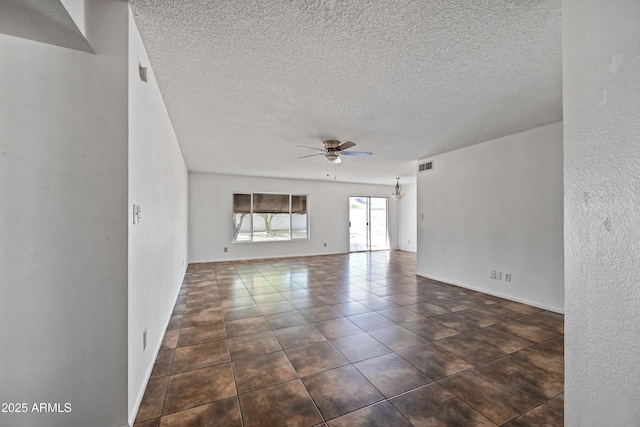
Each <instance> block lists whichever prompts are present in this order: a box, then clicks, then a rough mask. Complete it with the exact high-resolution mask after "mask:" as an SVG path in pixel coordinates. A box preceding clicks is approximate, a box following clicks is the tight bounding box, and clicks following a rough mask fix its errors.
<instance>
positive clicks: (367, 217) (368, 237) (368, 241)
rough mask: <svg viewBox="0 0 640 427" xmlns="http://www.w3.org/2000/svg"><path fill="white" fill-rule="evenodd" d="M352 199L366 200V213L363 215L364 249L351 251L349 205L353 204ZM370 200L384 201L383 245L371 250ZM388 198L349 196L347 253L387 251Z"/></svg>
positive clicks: (350, 215)
mask: <svg viewBox="0 0 640 427" xmlns="http://www.w3.org/2000/svg"><path fill="white" fill-rule="evenodd" d="M353 199H366V200H367V202H366V213H365V222H366V232H365V237H366V243H365V249H352V237H351V227H352V220H353V218H352V214H351V210H352V208H351V204H352V203H353V202H352V201H353ZM372 199H381V200H384V203H385V207H384V211H385V232H384V235H385V244H384V247H383V248H375V249H373V244H372V238H371V230H372V228H373V225H372V219H371V205H372V203H371V200H372ZM389 248H390V245H389V198H388V197H378V196H349V252H350V253H351V252H371V251H384V250H389Z"/></svg>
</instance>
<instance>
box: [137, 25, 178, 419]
mask: <svg viewBox="0 0 640 427" xmlns="http://www.w3.org/2000/svg"><path fill="white" fill-rule="evenodd" d="M139 64H141V65H143V66H146V67H147V79H148V82H147V83H145V82H143V81H142V80H141V79H140V76H139V70H138V66H139ZM187 184H188V182H187V168H186V165H185V162H184V160H183V157H182V153H181V151H180V147H179V146H178V141H177V138H176V135H175V132H174V130H173V126H172V124H171V121H170V120H169V115H168V114H167V111H166V108H165V105H164V102H163V100H162V96H161V94H160V90H159V88H158V85H157V83H156V80H155V77H154V74H153V71H152V69H151V67H150V65H149V59H148V58H147V54H146V51H145V48H144V45H143V43H142V39H141V37H140V34H139V32H138V29H137V27H136V24H135V22H134V18H133V14H132V13H131V12H130V13H129V206H128V211H129V251H128V252H129V299H128V312H129V315H128V318H129V322H128V329H129V333H128V336H129V339H128V342H129V357H128V359H129V393H128V394H129V409H128V412H129V421H130V423H131V424H132V425H133V421H134V419H135V415H136V412H137V410H138V407H139V405H140V402H141V401H142V396H143V394H144V390H145V387H146V385H147V381H148V379H149V377H150V374H151V370H152V368H153V364H154V361H155V358H156V355H157V353H158V350H159V349H160V345H161V344H162V338H163V336H164V332H165V329H166V327H167V325H168V323H169V319H170V318H171V313H172V311H173V306H174V304H175V302H176V298H177V295H178V292H179V291H180V287H181V285H182V280H183V278H184V274H185V270H186V261H187V193H188V191H187ZM133 204H136V205H138V206H140V209H141V213H140V221H139V222H138V223H137V224H133V208H132V206H133ZM144 331H146V332H147V345H146V348H144V346H143V332H144Z"/></svg>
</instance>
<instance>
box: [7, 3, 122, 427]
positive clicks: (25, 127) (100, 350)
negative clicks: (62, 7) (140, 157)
mask: <svg viewBox="0 0 640 427" xmlns="http://www.w3.org/2000/svg"><path fill="white" fill-rule="evenodd" d="M92 3H93V5H92V7H91V8H88V10H90V11H91V13H90V14H89V15H87V16H86V26H87V31H88V32H89V33H91V42H92V47H93V49H94V50H95V52H96V54H95V55H93V54H90V53H85V52H79V51H74V50H70V49H66V48H61V47H56V46H52V45H48V44H43V43H39V42H34V41H30V40H24V39H19V38H15V37H11V36H5V35H0V58H2V60H0V100H2V101H1V102H0V236H1V238H0V295H1V297H0V325H2V326H1V327H0V343H2V345H0V361H1V368H0V402H25V403H27V404H28V405H29V410H31V405H32V404H33V403H40V402H44V403H52V404H53V403H61V404H62V405H64V403H70V404H71V412H69V413H48V414H40V413H27V414H13V415H12V414H7V413H0V425H3V426H12V427H16V426H28V427H36V426H52V425H60V426H63V425H64V426H90V425H92V426H122V425H126V424H127V226H126V224H127V212H128V208H127V71H126V66H127V9H128V5H127V4H126V3H124V2H121V1H117V0H110V1H104V0H101V1H97V0H96V1H94V2H92ZM63 409H64V406H63Z"/></svg>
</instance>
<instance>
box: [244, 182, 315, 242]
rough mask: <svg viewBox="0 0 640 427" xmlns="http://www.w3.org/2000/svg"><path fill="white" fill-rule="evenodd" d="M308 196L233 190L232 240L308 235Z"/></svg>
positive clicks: (302, 236) (290, 237)
mask: <svg viewBox="0 0 640 427" xmlns="http://www.w3.org/2000/svg"><path fill="white" fill-rule="evenodd" d="M307 205H308V196H307V195H300V194H277V193H234V194H233V238H232V241H233V242H274V241H282V240H299V239H308V238H309V215H308V208H307Z"/></svg>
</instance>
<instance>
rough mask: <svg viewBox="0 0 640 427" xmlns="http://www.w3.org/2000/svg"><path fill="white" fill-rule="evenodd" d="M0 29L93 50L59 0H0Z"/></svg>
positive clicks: (43, 41)
mask: <svg viewBox="0 0 640 427" xmlns="http://www.w3.org/2000/svg"><path fill="white" fill-rule="evenodd" d="M0 33H3V34H7V35H10V36H15V37H20V38H23V39H29V40H34V41H38V42H42V43H47V44H52V45H56V46H62V47H66V48H69V49H75V50H80V51H83V52H90V53H93V49H92V48H91V46H90V45H89V42H88V41H87V39H86V38H85V36H84V35H83V34H82V31H80V29H79V28H78V26H77V25H76V23H75V22H74V21H73V19H72V18H71V16H70V15H69V12H68V11H67V9H66V8H65V7H64V5H63V4H62V2H61V1H59V0H2V1H1V2H0Z"/></svg>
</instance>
